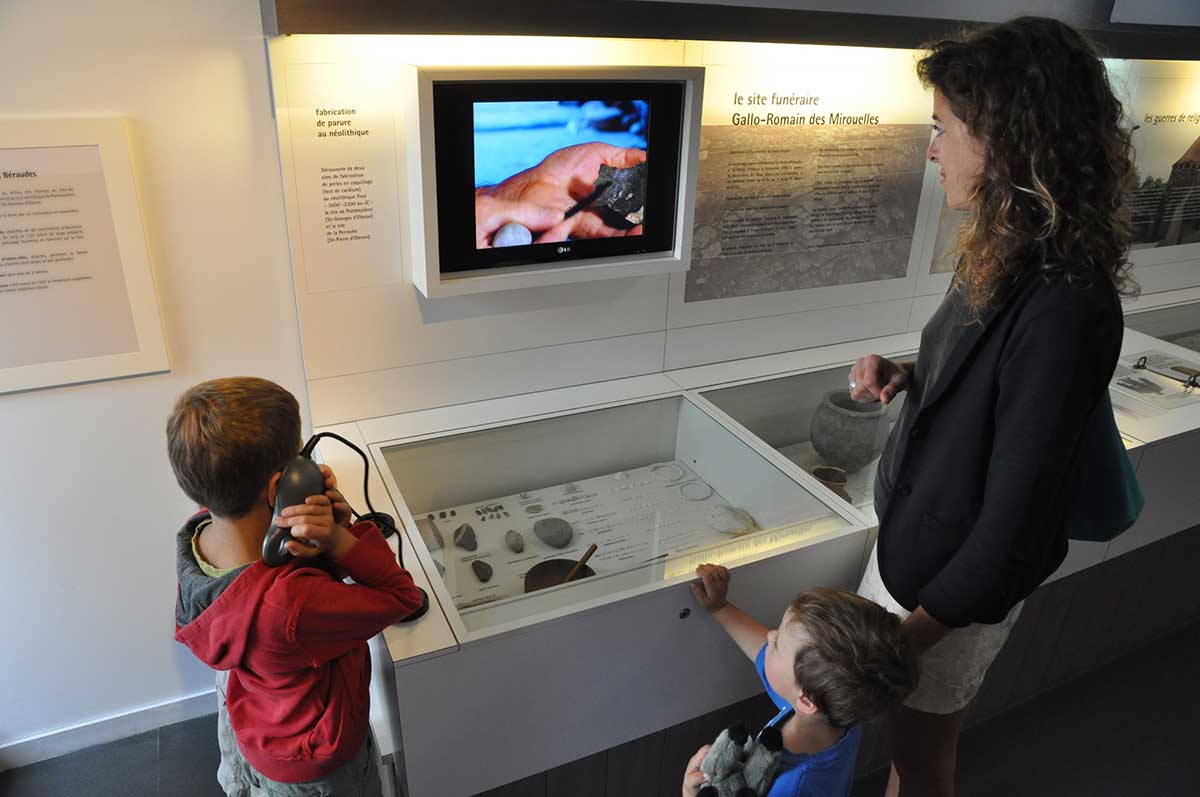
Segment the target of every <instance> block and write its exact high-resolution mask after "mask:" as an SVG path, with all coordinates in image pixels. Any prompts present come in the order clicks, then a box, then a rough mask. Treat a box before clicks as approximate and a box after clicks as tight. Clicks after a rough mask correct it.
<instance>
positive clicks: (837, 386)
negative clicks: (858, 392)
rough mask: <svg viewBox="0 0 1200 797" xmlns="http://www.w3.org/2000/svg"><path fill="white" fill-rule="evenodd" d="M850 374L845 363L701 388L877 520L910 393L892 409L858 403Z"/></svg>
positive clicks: (891, 405) (719, 406)
mask: <svg viewBox="0 0 1200 797" xmlns="http://www.w3.org/2000/svg"><path fill="white" fill-rule="evenodd" d="M915 356H916V355H915V352H914V353H913V354H912V355H911V356H909V357H899V358H896V359H912V358H913V357H915ZM849 371H850V367H849V366H848V365H840V366H837V367H834V368H826V369H823V370H814V371H807V372H803V373H796V374H791V375H787V376H775V377H770V378H767V379H761V380H757V381H752V382H747V383H743V384H737V385H731V386H718V387H714V388H710V389H703V388H702V389H700V390H699V391H698V392H699V393H700V395H701V396H703V397H704V398H705V399H706V400H707V401H709V402H711V403H712V404H713V406H715V407H716V408H717V409H719V410H720V411H721V412H724V413H726V414H727V415H729V417H730V418H732V419H733V420H734V421H736V422H737V423H738V424H740V425H741V426H743V427H745V428H746V429H747V430H749V431H750V433H752V434H753V435H755V436H756V437H758V438H759V439H760V440H762V441H763V442H765V443H766V444H768V445H770V446H771V447H773V448H775V449H776V450H777V451H779V453H780V454H782V455H783V456H784V457H786V458H787V459H789V460H791V461H792V462H793V463H795V464H796V465H798V466H799V467H800V468H801V469H802V470H804V471H805V472H807V473H809V474H810V475H812V476H813V477H814V478H815V479H816V480H817V481H818V482H820V483H821V485H822V486H823V487H824V488H825V489H827V490H828V491H829V493H830V494H831V495H834V496H837V498H839V499H840V500H843V501H846V502H848V503H850V504H852V505H853V506H854V507H855V508H856V509H858V510H859V511H860V512H861V513H862V514H863V515H864V516H865V517H866V518H867V520H868V521H870V522H871V523H872V524H874V523H877V522H878V520H877V518H876V517H875V509H874V498H875V472H876V469H877V467H878V464H879V455H880V453H881V452H882V450H883V444H884V443H885V442H886V440H887V435H888V434H889V433H890V431H891V428H892V426H894V425H895V423H896V421H897V419H898V418H899V417H900V409H901V408H902V407H903V406H904V395H905V394H904V393H901V394H900V395H899V396H897V397H896V398H895V399H894V400H893V401H891V402H890V403H889V404H887V405H886V406H884V405H882V404H878V403H872V404H866V403H862V402H855V401H853V400H851V399H850V396H849V390H848V389H847V379H848V374H849Z"/></svg>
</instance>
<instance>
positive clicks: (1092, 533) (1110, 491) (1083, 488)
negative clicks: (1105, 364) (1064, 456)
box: [1066, 389, 1146, 542]
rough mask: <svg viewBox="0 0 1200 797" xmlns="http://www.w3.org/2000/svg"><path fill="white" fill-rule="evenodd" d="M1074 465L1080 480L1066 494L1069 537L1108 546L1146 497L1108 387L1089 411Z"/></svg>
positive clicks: (1135, 519)
mask: <svg viewBox="0 0 1200 797" xmlns="http://www.w3.org/2000/svg"><path fill="white" fill-rule="evenodd" d="M1077 462H1078V464H1079V471H1080V474H1081V476H1080V478H1079V479H1078V481H1077V482H1076V483H1075V485H1074V490H1073V491H1072V493H1070V505H1069V507H1068V513H1067V518H1066V526H1067V537H1068V538H1070V539H1072V540H1083V541H1086V542H1108V541H1109V540H1112V539H1114V538H1115V537H1116V536H1117V535H1119V534H1120V533H1121V532H1123V531H1125V530H1126V529H1128V528H1129V527H1130V526H1132V525H1133V524H1134V523H1135V522H1136V521H1137V519H1138V515H1140V514H1141V512H1142V507H1143V506H1145V504H1146V497H1145V496H1144V495H1142V488H1141V485H1139V484H1138V480H1137V474H1136V473H1135V472H1134V469H1133V463H1132V462H1130V461H1129V454H1128V453H1127V452H1126V451H1125V440H1124V439H1123V438H1122V437H1121V432H1120V431H1119V430H1118V429H1117V421H1116V418H1114V417H1113V408H1112V401H1111V400H1110V399H1109V396H1108V390H1107V389H1105V391H1104V395H1103V396H1102V397H1101V398H1100V401H1098V402H1097V403H1096V408H1095V409H1094V410H1093V411H1092V418H1091V419H1090V420H1089V423H1088V425H1087V428H1086V429H1085V431H1084V439H1083V440H1082V441H1081V444H1080V450H1079V452H1078V459H1077Z"/></svg>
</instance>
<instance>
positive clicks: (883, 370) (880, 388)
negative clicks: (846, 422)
mask: <svg viewBox="0 0 1200 797" xmlns="http://www.w3.org/2000/svg"><path fill="white" fill-rule="evenodd" d="M907 387H908V368H906V367H905V366H904V365H901V364H900V363H894V362H892V361H891V360H889V359H887V358H886V357H880V356H879V355H878V354H868V355H867V356H866V357H859V358H858V362H856V363H854V367H852V368H851V369H850V398H852V399H854V400H855V401H863V402H869V401H879V402H882V403H884V404H887V403H888V402H890V401H891V400H892V399H894V398H895V397H896V394H897V393H899V392H900V391H902V390H904V389H905V388H907Z"/></svg>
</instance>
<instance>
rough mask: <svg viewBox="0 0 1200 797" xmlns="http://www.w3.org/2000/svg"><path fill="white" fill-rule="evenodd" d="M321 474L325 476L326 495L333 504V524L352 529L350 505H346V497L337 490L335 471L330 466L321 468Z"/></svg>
mask: <svg viewBox="0 0 1200 797" xmlns="http://www.w3.org/2000/svg"><path fill="white" fill-rule="evenodd" d="M321 473H323V474H325V495H327V496H329V500H330V502H331V503H332V504H333V522H334V523H336V524H338V525H339V526H342V527H343V528H347V529H348V528H350V504H348V503H346V498H345V496H343V495H342V494H341V492H340V491H339V490H338V488H337V476H334V475H333V470H332V469H331V468H330V467H329V466H328V465H322V466H321Z"/></svg>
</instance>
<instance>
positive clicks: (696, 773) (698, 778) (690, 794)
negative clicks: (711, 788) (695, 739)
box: [683, 744, 712, 797]
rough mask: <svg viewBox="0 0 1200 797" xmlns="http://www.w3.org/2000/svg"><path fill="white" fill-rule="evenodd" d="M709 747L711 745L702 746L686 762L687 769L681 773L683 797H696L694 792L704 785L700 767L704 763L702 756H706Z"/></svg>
mask: <svg viewBox="0 0 1200 797" xmlns="http://www.w3.org/2000/svg"><path fill="white" fill-rule="evenodd" d="M710 747H712V745H711V744H706V745H704V746H703V747H701V748H700V749H699V750H697V751H696V754H695V755H694V756H692V760H691V761H688V763H687V769H685V770H684V771H683V797H696V792H698V791H700V787H701V786H703V785H704V780H705V777H704V773H703V772H702V771H701V770H700V765H701V764H702V763H704V756H706V755H708V749H709V748H710Z"/></svg>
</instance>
